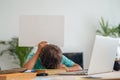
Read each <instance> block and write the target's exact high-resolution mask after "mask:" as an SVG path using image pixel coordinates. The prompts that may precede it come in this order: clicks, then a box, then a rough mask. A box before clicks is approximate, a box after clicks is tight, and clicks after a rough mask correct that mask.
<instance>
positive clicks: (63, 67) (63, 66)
mask: <svg viewBox="0 0 120 80" xmlns="http://www.w3.org/2000/svg"><path fill="white" fill-rule="evenodd" d="M60 69H65V70H66V71H68V68H67V67H66V66H65V65H63V64H61V65H60Z"/></svg>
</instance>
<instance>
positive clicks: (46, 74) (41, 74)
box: [37, 73, 48, 76]
mask: <svg viewBox="0 0 120 80" xmlns="http://www.w3.org/2000/svg"><path fill="white" fill-rule="evenodd" d="M37 76H48V73H38V74H37Z"/></svg>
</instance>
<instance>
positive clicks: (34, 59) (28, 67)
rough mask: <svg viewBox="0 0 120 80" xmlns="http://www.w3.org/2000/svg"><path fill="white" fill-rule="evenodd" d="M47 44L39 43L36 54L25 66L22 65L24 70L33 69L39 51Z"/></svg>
mask: <svg viewBox="0 0 120 80" xmlns="http://www.w3.org/2000/svg"><path fill="white" fill-rule="evenodd" d="M47 44H48V43H47V42H46V41H42V42H40V43H39V45H38V50H37V52H36V53H35V55H34V56H33V57H32V58H31V59H30V60H29V61H28V62H27V63H25V65H24V67H25V68H27V69H29V70H31V69H32V68H33V67H34V65H35V63H36V61H37V59H38V57H39V55H40V52H41V49H42V48H43V47H44V46H45V45H47Z"/></svg>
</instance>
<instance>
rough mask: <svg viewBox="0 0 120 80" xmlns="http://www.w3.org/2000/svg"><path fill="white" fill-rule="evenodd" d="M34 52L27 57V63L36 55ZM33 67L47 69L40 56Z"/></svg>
mask: <svg viewBox="0 0 120 80" xmlns="http://www.w3.org/2000/svg"><path fill="white" fill-rule="evenodd" d="M34 54H35V53H32V52H31V53H30V54H29V55H28V56H27V59H26V61H25V63H26V62H28V61H29V60H30V59H31V58H32V57H33V56H34ZM33 69H45V67H43V66H42V65H41V60H40V58H38V59H37V61H36V63H35V65H34V67H33Z"/></svg>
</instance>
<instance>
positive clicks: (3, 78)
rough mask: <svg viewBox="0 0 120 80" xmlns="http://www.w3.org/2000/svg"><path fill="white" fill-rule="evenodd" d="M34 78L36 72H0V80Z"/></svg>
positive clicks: (30, 79)
mask: <svg viewBox="0 0 120 80" xmlns="http://www.w3.org/2000/svg"><path fill="white" fill-rule="evenodd" d="M34 78H36V73H11V74H0V80H32V79H34Z"/></svg>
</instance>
